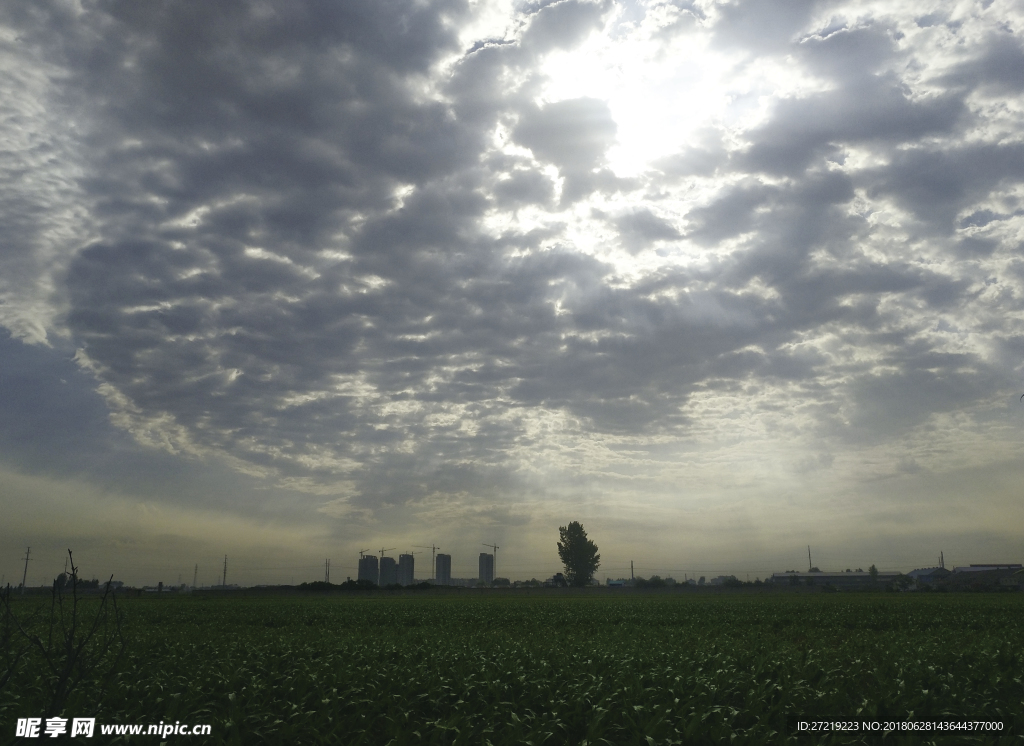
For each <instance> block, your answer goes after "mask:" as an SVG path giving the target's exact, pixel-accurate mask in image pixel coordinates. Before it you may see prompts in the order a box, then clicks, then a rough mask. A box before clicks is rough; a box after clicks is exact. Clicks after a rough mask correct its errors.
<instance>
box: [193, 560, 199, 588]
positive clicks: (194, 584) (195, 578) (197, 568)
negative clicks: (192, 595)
mask: <svg viewBox="0 0 1024 746" xmlns="http://www.w3.org/2000/svg"><path fill="white" fill-rule="evenodd" d="M198 578H199V563H198V562H197V563H196V569H195V571H194V572H193V573H192V590H195V589H196V580H197V579H198Z"/></svg>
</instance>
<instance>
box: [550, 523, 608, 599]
mask: <svg viewBox="0 0 1024 746" xmlns="http://www.w3.org/2000/svg"><path fill="white" fill-rule="evenodd" d="M558 533H559V536H560V538H561V539H562V540H561V541H560V542H558V556H559V558H560V559H561V560H562V564H563V565H565V580H566V582H568V583H569V585H570V586H572V587H574V588H582V587H584V586H586V585H590V581H591V579H592V578H593V577H594V572H595V571H596V570H597V568H598V567H600V565H601V555H600V554H598V553H597V544H595V543H594V542H592V541H591V540H590V539H588V538H587V532H586V531H584V530H583V525H582V524H581V523H580V522H579V521H573V522H572V523H570V524H569V525H568V526H562V527H560V528H559V529H558Z"/></svg>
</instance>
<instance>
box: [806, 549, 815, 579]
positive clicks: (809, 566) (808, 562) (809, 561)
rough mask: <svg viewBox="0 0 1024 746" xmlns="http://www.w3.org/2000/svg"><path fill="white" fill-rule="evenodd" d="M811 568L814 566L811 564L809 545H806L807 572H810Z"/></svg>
mask: <svg viewBox="0 0 1024 746" xmlns="http://www.w3.org/2000/svg"><path fill="white" fill-rule="evenodd" d="M812 567H814V565H812V564H811V545H810V544H808V545H807V572H810V571H811V568H812Z"/></svg>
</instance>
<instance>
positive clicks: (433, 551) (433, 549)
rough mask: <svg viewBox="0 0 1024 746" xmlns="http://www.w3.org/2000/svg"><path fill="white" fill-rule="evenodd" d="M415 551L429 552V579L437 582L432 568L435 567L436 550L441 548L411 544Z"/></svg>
mask: <svg viewBox="0 0 1024 746" xmlns="http://www.w3.org/2000/svg"><path fill="white" fill-rule="evenodd" d="M413 546H414V547H416V548H417V549H429V550H430V579H431V580H437V577H436V576H435V572H434V568H435V567H436V566H437V550H438V549H440V548H441V547H435V546H434V545H433V544H431V545H430V546H429V547H425V546H423V545H422V544H413Z"/></svg>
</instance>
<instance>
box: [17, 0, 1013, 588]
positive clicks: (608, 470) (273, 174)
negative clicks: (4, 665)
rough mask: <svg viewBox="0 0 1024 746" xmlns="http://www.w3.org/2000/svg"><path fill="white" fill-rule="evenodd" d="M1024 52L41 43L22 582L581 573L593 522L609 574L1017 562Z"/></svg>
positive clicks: (73, 26)
mask: <svg viewBox="0 0 1024 746" xmlns="http://www.w3.org/2000/svg"><path fill="white" fill-rule="evenodd" d="M1022 34H1024V3H1022V2H1019V1H1017V2H1014V1H1013V0H979V1H977V2H973V1H969V0H963V1H960V2H951V1H950V0H935V1H934V2H931V1H929V0H914V2H892V1H891V0H890V1H888V2H867V1H865V2H826V1H825V0H817V1H816V0H751V1H749V2H715V1H714V0H694V1H693V2H687V1H686V0H674V1H673V0H600V1H599V2H591V1H588V0H560V1H556V2H545V1H537V2H521V1H499V0H496V1H495V2H485V1H483V0H480V1H479V2H477V1H474V0H419V1H417V2H410V1H409V0H394V1H392V0H346V1H345V2H327V1H326V0H325V1H321V2H316V1H312V0H311V1H309V2H289V3H284V4H282V3H269V2H267V3H261V2H249V1H246V2H241V1H239V2H220V3H205V2H198V1H195V2H165V3H156V2H152V3H138V2H132V1H129V0H104V1H98V2H86V1H85V0H81V1H79V2H76V1H75V0H47V1H44V0H39V1H38V2H32V3H6V4H4V5H3V6H2V9H0V133H2V134H0V175H2V178H0V325H2V326H3V329H2V330H0V512H2V514H3V520H2V521H0V545H2V547H3V552H2V557H0V569H2V571H3V573H4V575H5V577H6V579H7V580H12V579H13V580H14V581H15V582H18V581H20V579H21V572H22V564H23V563H22V562H21V560H20V558H21V557H23V556H24V552H25V547H27V546H32V548H33V549H32V557H33V561H32V562H31V563H30V566H29V583H30V584H33V585H34V584H37V583H40V582H43V581H44V580H46V579H48V578H52V576H53V575H54V574H55V573H56V572H58V571H59V570H60V569H62V567H63V556H62V552H63V551H64V550H65V549H66V548H67V547H71V548H72V549H75V551H76V556H77V558H78V560H79V562H80V564H81V565H82V567H83V572H85V573H86V574H90V573H91V574H93V575H107V574H109V573H111V572H113V573H114V574H115V575H116V576H117V577H120V578H122V579H124V580H127V581H128V582H135V583H143V582H146V583H149V582H156V581H157V580H163V581H165V582H177V579H178V576H179V575H182V576H183V577H184V579H185V580H187V581H189V582H190V581H191V574H192V572H193V569H194V566H195V565H196V564H198V565H199V568H200V569H199V575H200V579H199V580H200V583H203V582H206V583H211V582H214V576H215V574H216V573H218V572H219V571H220V565H221V563H222V561H223V555H224V554H228V555H229V558H230V559H229V562H230V567H229V582H230V581H232V580H234V581H236V582H242V583H257V582H278V581H283V582H291V581H295V582H298V581H302V580H312V579H316V578H318V577H322V565H323V561H324V559H325V558H331V560H332V580H335V579H337V578H338V577H341V578H342V579H344V576H345V575H354V574H355V564H356V558H357V556H358V551H359V550H363V549H380V548H394V549H395V551H392V552H390V554H391V555H392V556H395V555H397V553H398V551H404V550H409V549H411V548H412V547H414V546H416V545H428V546H429V545H431V544H437V545H439V546H441V547H442V551H449V552H451V553H452V554H453V556H454V559H453V574H455V575H458V576H475V574H476V558H477V554H478V553H479V552H480V551H482V550H483V547H482V546H481V544H482V543H483V542H487V543H496V544H498V545H499V546H500V547H501V549H500V550H499V554H498V574H499V575H508V576H511V577H513V578H517V577H526V578H529V577H532V576H536V577H546V576H547V575H550V574H551V573H552V572H554V571H556V570H558V569H559V567H558V561H557V554H556V552H555V542H556V541H557V534H558V531H557V529H558V526H559V525H564V524H565V523H567V522H568V521H570V520H580V521H582V522H583V524H584V526H585V527H586V528H587V529H588V531H589V533H590V535H591V538H593V539H595V541H596V542H597V543H598V545H599V546H600V548H601V553H602V557H603V567H602V568H601V570H600V571H599V573H598V574H599V576H601V577H602V578H603V577H606V576H608V575H611V576H612V577H616V576H620V575H622V574H628V571H629V562H630V560H633V561H635V562H636V566H637V572H638V574H643V575H649V574H652V573H658V574H661V575H666V574H672V575H675V576H676V577H681V576H682V575H683V574H684V573H699V574H718V573H719V572H735V573H737V574H741V573H747V572H749V573H751V575H752V576H753V575H754V574H757V575H761V576H763V575H764V574H765V573H766V572H771V571H781V570H785V569H798V568H801V567H806V565H805V564H803V563H805V562H806V547H807V545H811V547H812V551H813V552H814V553H815V554H814V560H815V564H816V565H820V566H821V567H822V569H829V570H837V569H846V568H847V567H854V568H856V567H858V566H863V567H866V566H867V565H869V564H871V563H875V564H877V565H878V566H879V567H880V568H883V569H903V570H909V569H911V568H913V567H918V566H923V565H929V564H935V562H936V561H937V556H938V554H939V552H940V551H944V552H945V556H946V560H947V565H949V564H966V563H969V562H982V561H990V560H1000V561H1017V562H1020V561H1022V559H1024V500H1022V499H1021V493H1022V485H1024V448H1022V443H1024V404H1021V403H1019V402H1018V398H1019V397H1020V395H1021V393H1022V392H1024V375H1022V366H1024V324H1022V322H1024V261H1022V259H1024V257H1022V254H1021V247H1022V240H1024V126H1022V125H1024V95H1022V93H1024V46H1022ZM429 552H430V550H429V549H428V550H427V554H426V556H427V557H429ZM423 557H424V555H418V556H417V564H418V572H417V575H418V576H420V577H423V576H426V575H427V574H428V573H429V567H428V566H429V561H426V562H423ZM421 563H422V564H421Z"/></svg>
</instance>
